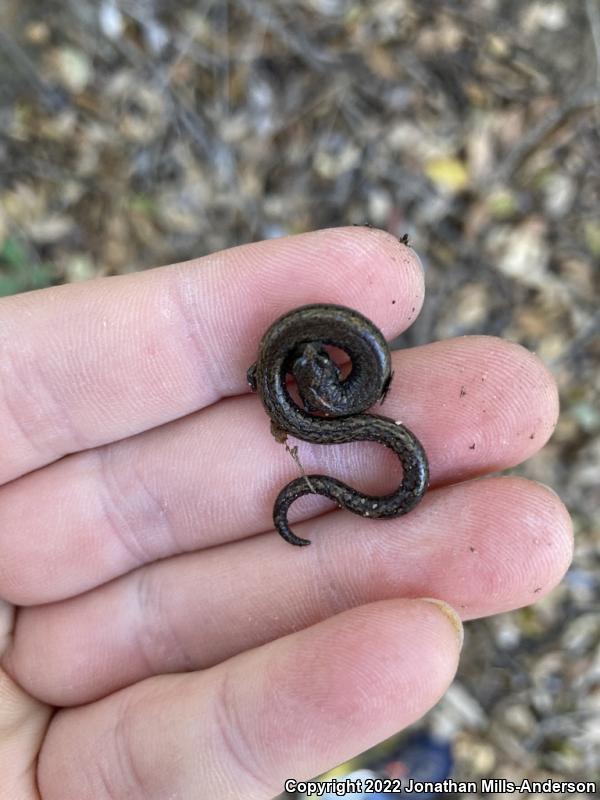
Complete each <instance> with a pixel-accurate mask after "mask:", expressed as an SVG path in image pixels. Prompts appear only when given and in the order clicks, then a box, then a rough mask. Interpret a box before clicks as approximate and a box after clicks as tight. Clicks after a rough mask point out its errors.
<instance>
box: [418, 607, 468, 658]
mask: <svg viewBox="0 0 600 800" xmlns="http://www.w3.org/2000/svg"><path fill="white" fill-rule="evenodd" d="M418 599H419V600H422V601H423V602H424V603H432V604H433V605H434V606H437V607H438V608H439V609H440V611H442V612H443V613H444V614H445V615H446V617H447V618H448V621H449V622H450V624H451V625H452V627H453V628H454V632H455V633H456V638H457V639H458V646H459V647H462V645H463V641H464V638H465V632H464V629H463V624H462V620H461V618H460V617H459V616H458V614H457V613H456V611H455V610H454V609H453V608H452V606H449V605H448V603H444V601H443V600H438V599H437V597H419V598H418Z"/></svg>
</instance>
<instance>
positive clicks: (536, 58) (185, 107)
mask: <svg viewBox="0 0 600 800" xmlns="http://www.w3.org/2000/svg"><path fill="white" fill-rule="evenodd" d="M599 97H600V0H556V1H549V0H544V2H542V1H541V0H540V1H539V2H524V1H523V0H479V1H478V0H467V1H466V2H458V0H457V2H441V1H438V0H364V2H359V1H358V0H298V2H287V1H286V0H180V1H179V2H177V1H176V2H173V0H170V1H169V2H167V0H45V2H44V3H39V2H37V1H36V0H18V2H14V1H13V0H3V2H2V6H1V8H0V294H3V295H8V294H13V293H16V292H21V291H26V290H29V289H32V288H39V287H44V286H50V285H53V284H58V283H62V282H68V281H80V280H85V279H88V278H92V277H95V276H99V275H110V274H116V273H123V272H130V271H135V270H140V269H144V268H148V267H152V266H156V265H160V264H165V263H169V262H173V261H178V260H184V259H188V258H191V257H194V256H199V255H203V254H205V253H208V252H211V251H214V250H217V249H221V248H225V247H230V246H232V245H236V244H240V243H244V242H250V241H254V240H257V239H263V238H267V237H278V236H284V235H286V234H292V233H298V232H301V231H307V230H311V229H314V228H322V227H327V226H335V225H343V224H349V223H357V224H363V223H370V224H373V225H376V226H378V227H381V228H385V229H387V230H389V231H391V232H392V233H394V234H395V235H397V236H402V235H403V234H404V233H408V235H409V237H410V241H411V243H412V244H413V245H414V247H415V249H416V250H417V251H418V252H419V254H420V255H421V257H422V259H423V261H424V264H425V269H426V277H427V287H428V299H427V301H426V304H425V307H424V310H423V312H422V314H421V316H420V318H419V319H418V321H417V322H416V324H415V325H414V326H413V327H412V328H411V330H410V331H409V332H408V333H407V334H406V335H405V336H404V337H402V339H401V340H400V342H399V344H401V345H409V346H413V345H417V344H422V343H425V342H429V341H432V340H435V339H439V338H446V337H450V336H456V335H461V334H471V333H477V334H480V333H486V334H493V335H498V336H504V337H506V338H508V339H511V340H514V341H517V342H520V343H522V344H524V345H525V346H526V347H528V348H530V349H532V350H534V351H536V352H537V353H538V354H539V355H540V357H541V358H542V359H543V360H544V361H545V362H546V364H547V365H548V366H549V367H550V368H551V370H552V371H553V372H554V374H555V375H556V378H557V380H558V383H559V386H560V391H561V399H562V414H561V417H560V421H559V424H558V427H557V429H556V433H555V435H554V437H553V439H552V441H551V442H550V444H548V445H547V446H546V447H545V448H544V450H543V451H542V452H541V453H540V454H539V455H537V456H536V457H535V458H533V459H531V460H530V461H529V462H528V463H527V464H526V465H525V466H524V467H522V468H519V470H517V471H518V472H520V473H521V474H525V475H527V476H529V477H531V478H534V479H536V480H541V481H543V482H544V483H548V484H550V485H552V486H553V487H555V488H556V490H557V491H558V492H559V494H560V495H561V496H562V498H563V499H564V500H565V502H566V503H567V505H568V506H569V508H570V510H571V513H572V515H573V519H574V523H575V529H576V537H577V538H576V553H575V560H574V563H573V566H572V568H571V570H570V571H569V573H568V575H567V577H566V579H565V580H564V582H563V583H562V584H561V586H560V587H559V588H558V589H556V590H555V591H554V592H552V593H551V595H550V596H549V597H547V598H544V599H543V600H542V601H541V602H539V603H538V604H536V605H535V606H533V607H531V608H527V609H523V610H520V611H517V612H514V613H511V614H507V615H503V616H499V617H496V618H494V619H490V620H486V621H479V622H475V623H470V624H469V625H468V626H467V638H466V644H465V648H464V652H463V656H462V663H461V668H460V673H459V675H458V678H457V680H456V682H455V683H454V685H453V687H452V688H451V689H450V691H449V692H448V694H447V695H446V697H445V698H444V699H443V700H442V701H441V703H440V704H439V705H438V707H437V708H436V709H435V710H434V711H433V712H431V714H430V715H428V717H427V718H426V719H425V720H424V721H423V723H422V725H421V726H420V727H421V728H422V729H423V731H424V732H433V733H435V734H436V735H438V736H442V737H446V738H449V739H450V740H451V743H452V748H451V750H452V753H451V758H452V760H453V775H454V776H455V777H458V778H463V779H476V778H478V777H481V776H503V777H507V778H515V777H516V778H519V779H520V778H522V777H524V776H527V777H530V778H532V779H543V778H545V777H548V776H551V777H553V778H555V779H573V780H581V779H584V778H587V779H593V778H595V779H596V780H600V610H599V608H600V600H599V597H600V592H599V589H600V585H599V584H600V571H599V565H600V517H599V513H598V508H599V506H600V404H599V402H598V400H599V394H600V370H599V368H598V367H599V364H600V311H599V308H600V302H599V300H600V105H599V104H598V99H599ZM381 752H383V751H381ZM372 755H373V754H371V756H372ZM375 755H377V753H376V754H375ZM371 756H369V757H371ZM367 760H368V758H367ZM364 761H365V759H363V762H364ZM353 763H354V764H355V765H360V764H361V763H362V762H361V760H360V759H358V760H356V762H353ZM507 796H508V795H507ZM580 796H581V797H585V796H587V795H580ZM589 796H591V795H589ZM490 797H504V795H503V794H501V793H498V794H491V795H490Z"/></svg>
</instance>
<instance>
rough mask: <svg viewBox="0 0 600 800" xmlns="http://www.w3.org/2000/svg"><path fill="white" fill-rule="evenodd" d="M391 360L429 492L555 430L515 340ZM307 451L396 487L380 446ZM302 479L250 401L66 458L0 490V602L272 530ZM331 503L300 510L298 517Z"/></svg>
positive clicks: (532, 447) (541, 383) (515, 459)
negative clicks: (274, 512)
mask: <svg viewBox="0 0 600 800" xmlns="http://www.w3.org/2000/svg"><path fill="white" fill-rule="evenodd" d="M393 365H394V369H395V374H396V377H395V380H394V382H393V383H392V390H391V392H390V394H389V396H388V398H387V400H386V403H385V406H384V407H383V411H382V413H383V414H386V415H388V416H391V417H393V418H394V419H399V420H401V421H402V422H403V423H405V424H406V425H407V426H408V427H409V428H410V429H411V430H413V431H414V433H415V434H416V435H417V436H418V437H419V439H420V440H421V441H422V443H423V445H424V447H425V450H426V452H427V454H428V457H429V461H430V471H431V485H432V486H439V485H443V484H446V483H450V482H456V481H460V480H464V479H466V478H469V477H473V476H476V475H480V474H484V473H485V472H487V471H491V470H496V469H503V468H506V467H509V466H512V465H514V464H516V463H519V462H520V461H521V460H523V459H525V458H527V457H528V456H529V455H531V454H532V453H533V452H535V451H536V450H537V449H539V447H541V446H542V445H543V443H544V442H545V441H546V440H547V438H548V437H549V435H550V433H551V431H552V429H553V426H554V424H555V421H556V414H557V399H556V389H555V387H554V383H553V381H552V378H551V376H550V375H549V373H548V371H547V370H546V368H545V367H544V366H543V364H542V363H541V362H540V361H539V360H538V359H537V358H536V357H535V356H533V355H532V354H531V353H529V352H528V351H526V350H524V349H523V348H521V347H519V346H517V345H512V344H508V343H506V342H503V341H502V340H499V339H494V338H491V337H465V338H461V339H454V340H450V341H447V342H439V343H436V344H433V345H426V346H424V347H417V348H414V349H411V350H404V351H400V352H397V353H394V359H393ZM300 454H301V458H302V462H303V466H304V468H305V469H306V471H307V472H311V471H317V472H320V473H324V474H335V475H336V476H337V477H339V478H341V479H342V480H345V481H346V482H348V483H350V484H351V485H357V484H358V485H359V486H360V488H361V489H363V490H364V491H368V492H371V493H376V494H377V493H382V492H385V491H389V490H391V489H392V488H393V487H394V485H396V484H397V482H398V472H399V470H398V469H397V460H396V458H395V456H393V455H392V454H391V453H390V452H389V451H387V449H386V448H383V447H380V446H378V445H374V444H369V443H362V442H359V443H354V444H349V445H341V446H335V447H333V446H331V447H321V446H318V445H317V446H313V445H309V444H307V443H302V444H301V450H300ZM373 463H375V464H377V465H381V466H377V467H375V468H373ZM381 475H386V476H387V477H386V479H385V480H384V481H382V480H381V479H380V476H381ZM296 476H297V468H296V465H295V464H294V463H293V462H292V460H291V458H290V457H289V456H288V454H287V453H286V452H285V450H284V448H282V447H281V445H279V444H277V443H276V442H275V441H274V440H273V439H272V437H271V436H270V434H269V424H268V420H267V417H266V415H265V413H264V411H263V410H262V408H261V406H260V403H259V401H258V400H257V398H256V397H249V396H245V397H238V398H232V399H230V400H226V401H222V402H220V403H218V404H216V405H214V406H212V407H210V408H208V409H205V410H203V411H201V412H199V413H198V414H194V415H192V416H190V417H186V418H184V419H181V420H178V421H176V422H173V423H170V424H169V425H166V426H163V427H162V428H157V429H155V430H153V431H149V432H146V433H143V434H139V435H138V436H135V437H132V438H130V439H127V440H124V441H121V442H117V443H114V444H111V445H107V446H106V447H103V448H99V449H97V450H92V451H88V452H84V453H79V454H76V455H73V456H69V457H68V458H65V459H63V460H62V461H59V462H56V463H55V464H52V465H50V466H48V467H45V468H44V469H42V470H39V471H38V472H34V473H30V474H29V475H26V476H24V477H22V478H20V479H18V480H16V481H14V482H13V483H11V484H7V485H5V486H4V487H1V488H0V531H4V532H5V534H4V535H0V596H4V597H5V598H7V599H8V600H10V601H11V602H14V603H17V604H19V605H32V604H37V603H46V602H52V601H56V600H61V599H64V598H66V597H69V596H73V595H75V594H78V593H80V592H83V591H86V590H88V589H91V588H93V587H94V586H97V585H99V584H102V583H104V582H106V581H109V580H111V579H113V578H115V577H117V576H119V575H121V574H123V573H126V572H129V571H130V570H132V569H135V568H137V567H140V566H142V565H143V564H146V563H149V562H151V561H154V560H156V559H160V558H165V557H168V556H172V555H175V554H177V553H181V552H186V551H190V550H195V549H199V548H206V547H212V546H215V545H219V544H223V543H224V542H227V541H232V540H236V539H240V538H242V537H244V536H251V535H254V534H257V533H260V532H262V531H265V530H268V529H270V528H271V526H272V520H271V509H272V505H273V498H274V495H275V494H276V493H277V491H278V490H279V489H280V488H281V487H282V486H283V485H284V484H285V483H286V482H287V481H289V480H291V479H292V478H294V477H296ZM362 476H366V477H362ZM32 497H35V498H36V503H35V505H34V504H32V502H31V498H32ZM327 507H328V502H327V501H325V500H324V499H323V498H311V499H310V500H308V501H300V502H299V503H297V504H294V506H293V508H292V514H291V519H292V522H293V521H294V520H298V519H300V518H303V517H306V516H308V515H314V514H315V513H317V512H320V511H323V510H324V509H326V508H327ZM370 524H372V525H373V527H375V526H378V525H380V524H381V522H372V523H370ZM14 531H18V532H19V536H18V537H15V536H14V535H13V533H12V532H14ZM9 534H10V535H9ZM286 546H288V545H286ZM313 546H318V544H317V543H316V542H315V544H314V545H313ZM49 576H51V577H52V580H49Z"/></svg>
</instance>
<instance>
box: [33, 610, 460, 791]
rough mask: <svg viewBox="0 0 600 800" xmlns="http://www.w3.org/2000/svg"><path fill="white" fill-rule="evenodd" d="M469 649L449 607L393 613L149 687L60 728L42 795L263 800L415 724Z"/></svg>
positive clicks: (62, 719)
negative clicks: (290, 782) (292, 778)
mask: <svg viewBox="0 0 600 800" xmlns="http://www.w3.org/2000/svg"><path fill="white" fill-rule="evenodd" d="M461 638H462V632H461V629H460V622H458V620H457V618H456V615H454V613H453V612H452V611H451V609H449V608H447V607H444V608H440V607H438V606H437V605H434V604H433V603H430V602H424V601H389V602H385V603H376V604H373V605H370V606H365V607H363V608H359V609H354V610H352V611H349V612H346V613H344V614H340V615H339V616H337V617H334V618H333V619H330V620H328V621H327V622H323V623H321V624H320V625H316V626H314V627H313V628H310V629H308V630H306V631H302V632H301V633H297V634H295V635H293V636H289V637H286V638H285V639H281V640H279V641H277V642H273V643H271V644H269V645H266V646H264V647H262V648H260V649H258V650H255V651H252V652H249V653H244V654H243V655H241V656H239V657H237V658H236V659H232V660H231V661H229V662H227V663H226V664H222V665H220V666H219V667H215V668H214V669H212V670H208V671H206V672H202V673H194V674H190V675H180V676H177V677H166V676H163V677H160V678H153V679H150V680H148V681H144V682H143V683H141V684H138V685H137V686H135V687H132V688H130V689H126V690H124V691H123V692H120V693H118V694H116V695H112V696H111V697H108V698H106V699H105V700H101V701H99V702H98V703H95V704H94V705H92V706H84V707H82V708H79V709H74V710H70V711H62V712H60V713H59V714H58V715H57V716H56V717H55V719H54V720H53V723H52V725H51V728H50V731H49V733H48V737H47V739H46V743H45V745H44V748H43V749H42V752H41V755H40V763H39V786H40V791H41V793H42V796H43V798H44V800H92V798H93V800H109V798H114V797H127V798H130V800H138V798H140V800H141V798H143V800H153V798H157V800H158V798H160V800H164V798H165V797H173V796H176V797H177V798H179V799H180V800H187V798H189V799H190V800H192V798H193V800H198V799H199V798H211V800H219V798H227V799H228V800H234V798H243V799H244V800H253V799H256V800H258V799H259V798H261V800H265V799H266V798H270V797H272V796H273V795H275V794H278V793H279V792H281V791H282V790H283V782H284V780H285V779H286V778H288V777H290V776H296V777H298V778H308V777H310V776H312V775H315V774H318V773H319V772H322V771H323V770H324V769H326V768H328V767H331V766H333V765H334V764H337V763H339V762H341V761H344V760H346V759H347V758H349V757H351V756H353V755H355V754H357V753H359V752H361V751H362V750H365V749H366V748H368V747H370V746H372V745H374V744H375V743H377V742H379V741H381V740H382V739H385V738H386V737H388V736H390V735H391V734H392V733H395V732H396V731H397V730H398V729H400V728H403V727H404V726H406V725H408V724H409V723H410V722H412V721H414V720H415V719H417V718H418V717H420V716H421V715H422V714H423V713H424V712H425V711H426V710H427V709H428V708H430V707H431V706H432V705H433V704H434V703H435V702H436V701H437V700H438V699H439V697H440V696H441V694H442V693H443V692H444V691H445V689H446V688H447V686H448V684H449V683H450V681H451V680H452V677H453V675H454V672H455V670H456V666H457V661H458V654H459V649H460V642H461ZM65 753H68V754H69V757H68V759H65V758H64V754H65Z"/></svg>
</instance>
